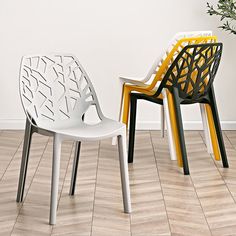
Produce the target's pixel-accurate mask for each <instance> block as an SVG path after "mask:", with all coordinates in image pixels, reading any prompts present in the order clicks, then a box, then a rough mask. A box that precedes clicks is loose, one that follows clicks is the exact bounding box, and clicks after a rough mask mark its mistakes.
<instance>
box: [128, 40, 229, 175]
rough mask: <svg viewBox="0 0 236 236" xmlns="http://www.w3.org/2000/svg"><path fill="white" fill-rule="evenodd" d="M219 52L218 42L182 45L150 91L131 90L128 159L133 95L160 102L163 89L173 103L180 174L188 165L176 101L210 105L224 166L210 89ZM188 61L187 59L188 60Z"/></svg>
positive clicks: (131, 142)
mask: <svg viewBox="0 0 236 236" xmlns="http://www.w3.org/2000/svg"><path fill="white" fill-rule="evenodd" d="M191 50H192V51H191ZM221 54H222V44H221V43H205V44H197V45H188V46H186V47H184V48H183V50H182V51H181V52H180V53H179V55H178V56H177V57H176V59H175V60H174V62H173V63H172V64H171V66H170V67H169V69H168V71H167V72H166V74H165V76H164V78H163V80H162V82H161V84H160V86H159V87H158V89H157V91H156V92H155V94H154V95H151V96H148V95H146V94H138V93H132V94H131V115H130V138H129V151H128V153H129V155H128V159H133V149H134V136H135V122H136V106H137V99H145V100H148V101H151V102H155V103H158V104H162V103H163V101H162V99H160V98H159V97H160V95H161V93H162V92H163V90H168V91H169V93H168V96H169V101H170V103H171V104H172V105H173V108H172V109H171V110H172V113H174V114H175V119H176V124H177V129H176V131H175V132H177V133H178V137H179V139H180V146H179V147H180V151H181V156H182V163H183V169H184V174H189V167H188V161H187V153H186V147H185V140H184V133H183V125H182V117H181V110H180V104H193V103H201V104H205V105H206V106H207V109H210V111H209V112H211V113H212V115H213V122H214V126H215V127H214V128H215V130H216V134H217V139H218V142H219V148H220V152H221V157H222V163H223V166H224V167H225V168H227V167H228V161H227V156H226V152H225V147H224V142H223V136H222V132H221V126H220V120H219V115H218V111H217V106H216V101H215V95H214V89H213V81H214V78H215V75H216V72H217V70H218V66H219V62H220V58H221ZM188 61H190V63H189V64H188ZM198 64H199V66H198ZM194 66H195V68H194ZM193 74H194V75H193ZM189 85H190V86H189ZM172 116H173V114H172Z"/></svg>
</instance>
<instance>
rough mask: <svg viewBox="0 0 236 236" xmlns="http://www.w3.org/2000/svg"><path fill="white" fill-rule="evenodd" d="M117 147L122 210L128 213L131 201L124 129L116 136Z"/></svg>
mask: <svg viewBox="0 0 236 236" xmlns="http://www.w3.org/2000/svg"><path fill="white" fill-rule="evenodd" d="M118 147H119V160H120V176H121V184H122V195H123V204H124V212H125V213H130V212H131V201H130V187H129V173H128V163H127V151H126V134H125V131H124V134H123V135H119V136H118Z"/></svg>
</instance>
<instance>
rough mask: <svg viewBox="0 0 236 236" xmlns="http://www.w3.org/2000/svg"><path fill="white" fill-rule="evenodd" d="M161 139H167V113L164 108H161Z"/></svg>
mask: <svg viewBox="0 0 236 236" xmlns="http://www.w3.org/2000/svg"><path fill="white" fill-rule="evenodd" d="M161 137H162V138H164V137H165V113H164V106H163V105H162V106H161Z"/></svg>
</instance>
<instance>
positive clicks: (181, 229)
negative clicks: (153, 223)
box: [151, 131, 211, 235]
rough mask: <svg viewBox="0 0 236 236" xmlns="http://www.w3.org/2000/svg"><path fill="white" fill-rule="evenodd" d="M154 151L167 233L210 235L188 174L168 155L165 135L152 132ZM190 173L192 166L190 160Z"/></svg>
mask: <svg viewBox="0 0 236 236" xmlns="http://www.w3.org/2000/svg"><path fill="white" fill-rule="evenodd" d="M151 138H152V142H153V147H154V151H155V156H156V161H157V166H158V170H159V175H160V180H161V185H162V189H163V193H164V200H165V204H166V209H167V215H168V218H169V222H170V227H171V233H172V234H177V235H211V232H210V229H209V227H208V224H207V221H206V219H205V215H204V212H203V210H202V207H201V203H200V201H199V199H198V196H197V193H196V191H195V187H194V184H193V181H192V179H191V176H184V175H183V174H182V173H181V172H182V170H180V168H179V167H178V166H177V163H176V161H171V160H170V158H169V149H168V145H167V140H166V138H164V139H163V138H161V137H160V133H159V132H155V131H152V132H151ZM190 171H191V173H192V171H193V170H192V165H191V163H190Z"/></svg>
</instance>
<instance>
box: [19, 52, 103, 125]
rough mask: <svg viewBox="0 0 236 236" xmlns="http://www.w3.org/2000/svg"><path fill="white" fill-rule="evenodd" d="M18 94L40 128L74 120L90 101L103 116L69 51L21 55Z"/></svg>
mask: <svg viewBox="0 0 236 236" xmlns="http://www.w3.org/2000/svg"><path fill="white" fill-rule="evenodd" d="M20 95H21V100H22V104H23V107H24V110H25V113H26V115H27V116H28V118H29V119H31V118H33V120H34V121H35V123H36V125H37V126H39V127H41V128H45V129H50V128H52V127H63V125H64V124H67V125H68V122H71V123H73V122H76V123H77V124H78V123H80V122H82V116H83V115H84V114H85V113H86V111H87V110H88V108H89V107H90V106H92V105H94V106H96V110H97V114H98V116H99V118H100V119H102V118H103V117H104V116H103V114H102V111H101V109H100V106H99V103H98V99H97V96H96V93H95V90H94V88H93V85H92V83H91V81H90V79H89V77H88V75H87V74H86V72H85V70H84V69H83V67H82V66H81V64H80V63H79V61H78V60H77V58H76V57H75V56H73V55H71V54H68V55H67V54H54V55H33V56H25V57H23V58H22V62H21V70H20Z"/></svg>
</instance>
